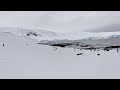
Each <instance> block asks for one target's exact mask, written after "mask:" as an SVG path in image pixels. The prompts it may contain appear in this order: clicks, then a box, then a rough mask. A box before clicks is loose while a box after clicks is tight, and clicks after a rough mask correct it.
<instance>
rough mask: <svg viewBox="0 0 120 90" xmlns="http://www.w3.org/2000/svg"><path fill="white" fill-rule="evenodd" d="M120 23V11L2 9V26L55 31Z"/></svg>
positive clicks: (0, 12) (69, 30) (0, 20)
mask: <svg viewBox="0 0 120 90" xmlns="http://www.w3.org/2000/svg"><path fill="white" fill-rule="evenodd" d="M119 23H120V11H0V26H15V27H24V28H41V29H46V30H51V31H55V32H74V31H76V32H77V31H86V30H88V31H90V30H92V29H94V28H99V27H102V26H107V25H112V24H119Z"/></svg>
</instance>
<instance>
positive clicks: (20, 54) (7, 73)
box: [0, 32, 120, 79]
mask: <svg viewBox="0 0 120 90" xmlns="http://www.w3.org/2000/svg"><path fill="white" fill-rule="evenodd" d="M103 34H104V33H103ZM115 34H119V32H116V33H115ZM82 35H83V34H82ZM101 35H102V34H101ZM109 35H113V33H109ZM83 36H84V35H83ZM96 36H97V35H96ZM103 36H108V34H106V35H103ZM37 42H38V41H37V40H36V39H32V38H29V37H24V36H21V35H15V34H12V33H9V32H0V78H1V79H3V78H4V79H6V78H7V79H9V78H13V79H14V78H20V79H21V78H32V79H35V78H40V79H43V78H44V79H50V78H52V79H56V78H57V79H61V78H62V79H64V78H65V79H66V78H68V79H70V78H72V79H78V78H80V79H81V78H82V79H83V78H84V79H86V78H92V79H96V78H97V79H98V78H99V79H100V78H102V79H104V78H105V79H106V78H111V79H116V78H120V70H119V68H120V59H119V58H120V53H117V52H116V50H111V51H109V52H104V51H96V52H94V51H86V50H83V51H80V50H75V51H74V49H72V48H58V49H57V50H56V51H54V47H50V46H46V45H45V46H44V45H39V44H37ZM3 43H4V44H5V46H4V47H3V46H2V45H3ZM81 52H82V53H83V55H81V56H76V54H77V53H81ZM98 53H99V54H101V55H100V56H98V55H97V54H98Z"/></svg>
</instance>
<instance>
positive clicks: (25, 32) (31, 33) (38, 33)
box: [0, 27, 59, 40]
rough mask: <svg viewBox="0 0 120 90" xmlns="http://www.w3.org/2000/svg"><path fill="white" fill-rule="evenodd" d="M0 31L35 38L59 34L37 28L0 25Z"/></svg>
mask: <svg viewBox="0 0 120 90" xmlns="http://www.w3.org/2000/svg"><path fill="white" fill-rule="evenodd" d="M0 32H9V33H12V34H14V35H19V36H24V37H29V38H33V39H37V40H41V39H45V38H53V37H56V36H59V34H58V33H56V32H51V31H47V30H38V29H24V28H19V27H1V28H0Z"/></svg>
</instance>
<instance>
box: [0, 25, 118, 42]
mask: <svg viewBox="0 0 120 90" xmlns="http://www.w3.org/2000/svg"><path fill="white" fill-rule="evenodd" d="M0 32H9V33H11V34H14V35H18V36H23V37H28V38H32V39H36V40H38V41H41V40H80V39H88V40H89V39H104V38H120V32H74V33H64V34H63V33H56V32H52V31H48V30H37V29H24V28H19V27H0Z"/></svg>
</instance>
